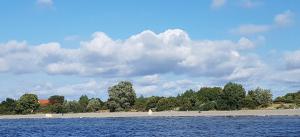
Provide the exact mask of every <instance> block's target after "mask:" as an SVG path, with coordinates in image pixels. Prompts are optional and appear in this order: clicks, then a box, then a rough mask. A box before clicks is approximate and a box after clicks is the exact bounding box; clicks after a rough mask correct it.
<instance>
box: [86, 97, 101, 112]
mask: <svg viewBox="0 0 300 137" xmlns="http://www.w3.org/2000/svg"><path fill="white" fill-rule="evenodd" d="M101 107H102V105H101V101H100V99H95V98H92V99H90V101H89V104H88V105H87V111H89V112H96V111H98V110H100V109H101Z"/></svg>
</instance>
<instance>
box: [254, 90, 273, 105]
mask: <svg viewBox="0 0 300 137" xmlns="http://www.w3.org/2000/svg"><path fill="white" fill-rule="evenodd" d="M248 95H249V96H250V97H251V98H252V100H253V101H255V104H256V106H261V107H268V106H269V105H270V104H272V93H271V91H270V90H267V89H262V88H256V89H255V90H251V91H249V93H248Z"/></svg>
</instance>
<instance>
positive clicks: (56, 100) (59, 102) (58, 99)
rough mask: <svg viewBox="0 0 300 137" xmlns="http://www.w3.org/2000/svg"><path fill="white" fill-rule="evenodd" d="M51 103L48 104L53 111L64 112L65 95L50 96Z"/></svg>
mask: <svg viewBox="0 0 300 137" xmlns="http://www.w3.org/2000/svg"><path fill="white" fill-rule="evenodd" d="M48 100H49V103H50V105H49V106H48V107H49V109H50V111H51V112H54V113H64V112H65V111H66V110H65V107H64V101H65V97H64V96H59V95H54V96H51V97H49V99H48Z"/></svg>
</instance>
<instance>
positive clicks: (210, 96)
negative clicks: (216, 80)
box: [197, 87, 222, 102]
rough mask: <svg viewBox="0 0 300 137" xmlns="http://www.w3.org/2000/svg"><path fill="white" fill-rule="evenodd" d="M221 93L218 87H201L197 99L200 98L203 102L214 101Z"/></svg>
mask: <svg viewBox="0 0 300 137" xmlns="http://www.w3.org/2000/svg"><path fill="white" fill-rule="evenodd" d="M221 93H222V88H220V87H212V88H211V87H203V88H201V89H200V90H199V91H198V92H197V95H198V98H199V100H202V101H203V102H208V101H216V100H218V99H219V98H220V96H221Z"/></svg>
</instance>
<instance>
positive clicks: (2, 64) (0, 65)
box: [0, 58, 9, 72]
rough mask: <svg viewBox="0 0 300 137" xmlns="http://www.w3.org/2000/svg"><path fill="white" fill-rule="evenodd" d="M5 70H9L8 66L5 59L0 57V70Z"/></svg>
mask: <svg viewBox="0 0 300 137" xmlns="http://www.w3.org/2000/svg"><path fill="white" fill-rule="evenodd" d="M7 70H9V67H8V65H7V63H6V61H5V60H4V59H2V58H0V72H5V71H7Z"/></svg>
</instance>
